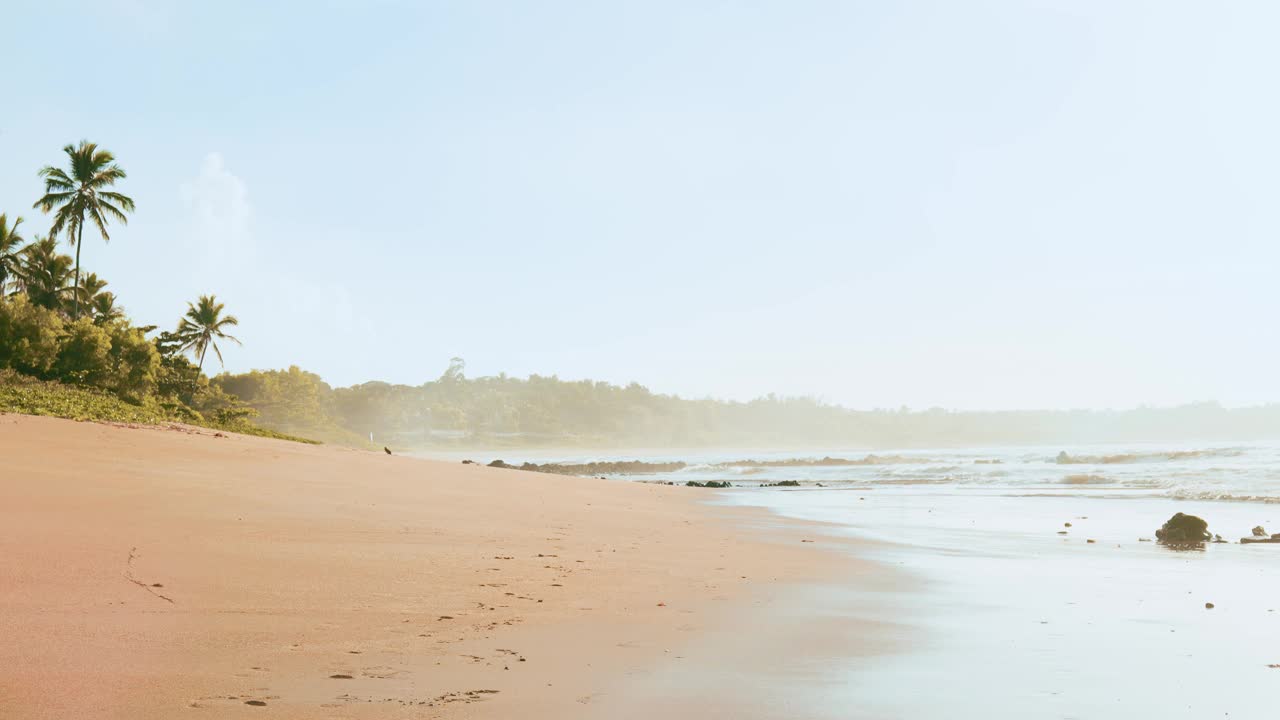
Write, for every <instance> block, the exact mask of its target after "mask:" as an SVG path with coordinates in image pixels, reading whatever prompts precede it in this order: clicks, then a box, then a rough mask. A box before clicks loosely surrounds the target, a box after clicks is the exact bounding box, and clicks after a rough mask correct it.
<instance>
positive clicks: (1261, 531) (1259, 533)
mask: <svg viewBox="0 0 1280 720" xmlns="http://www.w3.org/2000/svg"><path fill="white" fill-rule="evenodd" d="M1253 536H1254V537H1266V536H1267V531H1266V528H1263V527H1262V526H1261V525H1259V526H1258V527H1256V528H1254V529H1253Z"/></svg>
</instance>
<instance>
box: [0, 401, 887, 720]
mask: <svg viewBox="0 0 1280 720" xmlns="http://www.w3.org/2000/svg"><path fill="white" fill-rule="evenodd" d="M0 457H3V463H4V472H3V479H2V480H0V577H3V578H5V582H4V583H3V585H0V636H3V637H4V638H6V642H4V643H0V667H4V668H6V672H5V674H4V675H3V676H0V706H2V707H4V708H5V712H6V717H8V716H12V717H21V718H50V719H52V718H67V717H76V718H130V720H147V719H149V718H154V719H156V720H160V719H161V718H166V719H167V718H173V717H183V716H189V717H209V718H224V717H263V716H266V715H270V716H272V717H276V718H324V717H332V718H401V717H405V718H408V717H414V718H417V717H468V718H486V717H494V718H500V717H515V716H517V715H518V716H519V717H532V718H537V717H548V718H549V717H556V718H561V717H623V716H625V715H627V714H629V713H636V714H637V716H643V715H642V714H641V713H642V712H643V711H644V708H646V707H651V708H661V709H662V710H663V711H664V712H666V713H667V714H668V715H670V716H673V717H682V716H684V717H700V716H705V714H706V712H707V710H708V709H714V710H717V711H730V710H733V711H734V712H735V714H736V716H739V717H745V716H750V715H751V714H752V713H751V712H750V709H749V708H740V709H734V708H731V707H729V705H722V704H721V703H731V701H732V698H720V697H716V696H715V694H714V693H711V692H709V691H708V692H704V693H698V692H696V689H695V691H694V692H683V693H682V692H666V690H667V689H668V688H667V686H669V685H670V684H671V682H672V679H671V678H672V673H673V672H677V673H678V672H680V671H679V668H680V667H681V665H680V663H682V662H686V661H688V662H690V663H694V662H697V663H700V665H698V666H695V668H696V667H702V668H704V669H705V668H706V667H707V666H708V665H709V664H713V663H716V662H717V658H718V657H719V658H727V657H731V656H733V657H736V658H737V659H738V660H739V661H740V660H741V651H743V650H744V649H745V648H754V649H757V650H766V649H769V648H770V647H772V646H773V645H777V646H781V645H783V644H785V643H788V642H794V643H801V642H803V643H805V646H806V647H810V646H813V648H814V649H813V650H811V651H810V653H811V654H813V655H814V656H815V657H818V656H820V655H821V654H822V650H821V648H822V647H827V648H828V649H829V650H830V651H831V652H833V653H835V652H842V653H847V652H850V651H851V648H853V649H854V651H858V650H861V651H870V650H872V649H874V645H875V642H876V641H875V640H873V639H872V638H873V636H874V634H873V633H869V632H868V628H865V627H862V628H854V627H850V626H849V623H847V622H839V623H837V622H826V623H823V622H821V619H820V618H819V619H817V620H815V621H814V622H807V621H800V620H793V621H791V622H789V623H787V622H784V623H779V624H778V626H777V628H776V629H777V630H778V632H772V633H771V632H769V631H767V630H765V629H763V628H752V627H750V626H748V627H743V623H750V622H752V621H751V620H750V619H749V618H750V617H751V615H752V613H753V612H754V613H756V615H757V616H758V614H759V613H760V612H766V611H770V610H771V609H772V608H771V606H773V605H775V604H784V603H786V602H789V601H792V600H794V598H795V597H796V593H802V592H803V588H805V587H806V586H807V584H809V583H815V582H820V581H822V580H823V579H824V578H828V577H834V576H837V575H838V576H839V577H840V578H841V579H842V581H845V582H847V581H848V579H849V578H850V577H853V576H859V578H860V579H862V578H863V577H865V579H866V582H867V583H868V584H875V583H877V582H883V581H884V578H883V572H881V571H879V570H878V566H874V565H871V564H869V563H865V562H862V561H858V560H855V559H853V558H852V557H850V556H849V555H848V554H847V553H844V552H829V551H826V548H830V547H832V546H833V545H835V544H836V541H834V540H831V539H829V538H825V537H823V536H822V535H820V534H819V533H817V532H815V531H814V528H811V527H810V528H806V527H805V526H803V525H798V524H797V525H792V526H790V527H781V526H779V521H777V520H776V519H772V518H769V517H768V516H767V515H766V514H765V513H763V512H761V511H758V510H746V509H731V508H716V507H711V506H708V505H706V504H704V503H701V502H699V500H701V499H705V498H706V497H708V495H706V494H705V493H702V492H699V491H692V490H691V489H687V488H673V487H665V486H655V485H642V484H630V483H619V482H609V481H600V480H593V479H582V478H570V477H559V476H550V475H542V474H531V473H522V472H519V471H512V470H496V469H489V468H483V467H477V466H473V465H465V466H464V465H461V464H457V463H443V462H433V461H428V460H418V459H412V458H403V457H387V456H385V455H381V454H373V453H365V452H357V451H350V450H344V449H337V448H327V447H312V446H306V445H299V444H294V443H287V442H281V441H273V440H266V439H261V438H250V437H242V436H234V435H233V436H226V437H215V436H214V434H213V433H212V432H210V431H205V430H199V431H197V430H194V429H187V430H178V429H154V428H122V427H115V426H108V425H98V424H90V423H75V422H70V421H65V420H55V419H48V418H31V417H24V416H14V415H6V416H0ZM764 525H769V526H770V532H761V531H757V530H753V529H752V527H751V526H764ZM802 540H816V541H817V542H808V543H806V542H801V541H802ZM796 614H797V613H795V612H791V613H790V615H793V616H794V615H796ZM837 626H839V627H837ZM749 629H750V630H751V631H750V632H747V631H748V630H749ZM782 630H785V632H782ZM818 637H821V638H822V639H823V640H824V642H822V643H820V644H818V645H816V646H814V645H813V640H814V639H815V638H818ZM850 643H853V645H850ZM772 649H773V650H776V649H777V647H772ZM762 662H764V661H763V660H762ZM739 664H741V663H740V662H739ZM694 674H696V672H694ZM348 676H349V677H348ZM248 702H254V703H265V705H257V704H253V705H250V704H246V703H248ZM760 716H762V717H763V716H768V713H767V712H763V711H762V714H761V715H760Z"/></svg>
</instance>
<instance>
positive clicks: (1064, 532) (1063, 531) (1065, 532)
mask: <svg viewBox="0 0 1280 720" xmlns="http://www.w3.org/2000/svg"><path fill="white" fill-rule="evenodd" d="M1058 534H1059V535H1066V534H1067V531H1066V530H1059V531H1058Z"/></svg>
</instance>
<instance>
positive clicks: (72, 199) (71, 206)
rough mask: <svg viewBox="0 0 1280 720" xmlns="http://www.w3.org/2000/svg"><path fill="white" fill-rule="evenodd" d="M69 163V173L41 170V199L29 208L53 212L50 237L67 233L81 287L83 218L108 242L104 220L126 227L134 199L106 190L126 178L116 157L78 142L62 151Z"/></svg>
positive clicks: (77, 307)
mask: <svg viewBox="0 0 1280 720" xmlns="http://www.w3.org/2000/svg"><path fill="white" fill-rule="evenodd" d="M62 152H64V153H66V154H67V157H68V158H70V160H71V168H70V169H71V172H70V173H68V172H66V171H64V170H62V169H61V168H56V167H54V166H52V165H47V166H45V167H44V169H42V170H41V171H40V177H42V178H44V197H42V198H40V199H39V200H37V201H36V204H35V205H33V206H32V207H37V208H40V210H42V211H44V212H46V213H47V212H54V211H55V210H56V212H54V216H53V226H52V227H50V228H49V236H50V237H57V236H58V234H59V233H62V232H64V231H65V232H66V235H67V242H68V243H70V244H71V245H74V246H75V248H76V282H75V286H76V287H80V245H81V241H83V240H84V223H85V219H86V218H87V219H88V220H90V221H92V222H93V224H94V225H96V226H97V227H98V232H100V233H102V239H103V241H104V242H108V241H110V240H111V237H110V236H109V235H108V234H107V218H108V217H111V218H114V219H116V220H119V221H120V224H121V225H128V224H129V218H128V217H126V216H125V213H126V212H133V200H131V199H130V198H128V197H127V196H125V195H121V194H120V193H118V192H113V191H111V190H108V189H107V188H110V187H111V186H113V185H115V184H116V182H117V181H119V180H123V179H124V178H125V173H124V170H123V169H122V168H121V167H120V166H119V165H116V164H115V160H116V157H115V155H112V154H111V152H110V151H109V150H104V149H101V148H99V147H98V145H97V143H91V142H89V141H88V140H81V141H80V145H79V146H76V145H68V146H66V147H64V148H62ZM72 317H73V318H79V317H80V297H79V293H76V297H75V308H74V310H73V313H72Z"/></svg>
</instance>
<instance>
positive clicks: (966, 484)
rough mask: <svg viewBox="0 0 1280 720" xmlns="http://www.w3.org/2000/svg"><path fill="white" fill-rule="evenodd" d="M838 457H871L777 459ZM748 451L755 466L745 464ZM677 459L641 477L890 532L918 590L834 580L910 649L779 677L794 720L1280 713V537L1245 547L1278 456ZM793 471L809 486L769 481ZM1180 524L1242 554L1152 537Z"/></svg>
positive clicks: (1271, 520) (1273, 492)
mask: <svg viewBox="0 0 1280 720" xmlns="http://www.w3.org/2000/svg"><path fill="white" fill-rule="evenodd" d="M1064 452H1065V453H1066V454H1065V455H1062V453H1064ZM823 457H832V458H843V459H854V460H857V461H858V464H856V465H850V464H837V463H835V462H834V461H828V464H823V465H803V466H802V465H791V464H776V463H777V461H779V460H782V459H784V458H808V459H812V460H818V459H821V458H823ZM747 458H750V459H753V460H756V461H758V462H757V463H755V464H740V463H738V462H735V461H741V460H743V459H747ZM581 459H582V458H574V460H578V461H580V460H581ZM598 459H606V458H598ZM607 459H620V458H618V457H610V458H607ZM647 459H653V458H647ZM670 459H679V460H684V461H686V462H690V463H691V464H690V466H689V467H687V468H685V469H683V470H680V471H678V472H674V473H668V474H664V475H652V476H639V475H637V476H628V478H627V479H630V480H638V481H651V482H673V483H677V484H683V483H685V482H687V481H689V480H695V481H706V480H728V481H730V482H732V483H733V484H734V486H735V487H734V488H733V489H731V490H726V491H719V492H713V491H706V490H700V489H697V488H690V492H707V493H709V495H708V497H714V498H715V500H714V502H719V503H727V504H733V505H744V506H760V507H765V508H768V509H769V510H771V511H772V512H774V513H776V514H778V515H780V516H783V517H788V518H795V519H801V520H817V521H822V522H823V523H826V525H824V526H823V527H824V528H825V530H824V532H827V533H834V534H840V535H847V536H851V537H859V538H866V539H870V540H875V541H877V542H873V543H865V544H863V545H861V546H860V547H861V548H862V549H860V550H858V551H857V552H859V553H860V554H863V555H867V556H869V557H870V558H872V559H874V560H875V561H878V562H880V563H883V564H885V565H888V566H891V567H892V568H893V569H895V570H896V571H897V572H898V573H899V574H900V575H899V577H901V578H902V579H903V582H902V583H901V589H895V588H894V587H892V586H890V587H889V588H887V589H886V588H879V589H877V590H876V591H875V593H874V594H875V597H868V596H867V593H859V592H858V587H857V585H858V578H856V577H854V578H850V579H849V580H848V581H847V584H846V585H844V586H841V585H840V583H839V581H837V583H836V585H834V586H833V587H832V588H831V593H830V595H829V596H827V597H826V598H825V599H824V600H823V601H822V603H821V604H822V608H821V612H823V613H824V614H829V613H830V612H831V607H830V606H831V604H832V602H835V603H837V604H841V603H843V605H842V606H841V607H839V608H837V610H838V611H840V612H844V613H845V614H846V616H847V618H848V620H849V622H850V623H854V622H868V621H869V622H872V623H883V624H892V625H894V626H896V627H899V628H901V631H900V632H899V633H898V634H897V635H898V638H899V642H897V643H893V644H891V645H890V646H889V648H890V649H889V650H887V651H886V652H880V653H877V654H874V655H870V656H868V655H866V654H865V653H860V652H856V648H854V647H850V652H849V654H848V657H847V658H846V659H844V660H840V659H835V660H830V661H827V662H825V663H824V674H825V677H824V678H823V679H822V681H821V682H813V683H811V685H810V686H809V687H805V688H798V687H792V688H789V689H788V688H785V687H776V686H770V692H772V693H786V692H795V693H797V694H798V695H803V702H802V703H799V704H796V703H785V704H784V705H785V706H786V707H791V708H793V709H795V710H794V711H795V712H796V713H797V714H795V715H793V717H814V718H913V719H914V718H921V719H923V718H940V717H953V718H984V719H997V718H998V719H1003V718H1010V719H1012V718H1019V719H1023V718H1082V719H1090V718H1104V719H1107V718H1126V719H1130V718H1143V717H1161V718H1170V717H1173V718H1211V717H1233V716H1234V717H1245V716H1249V717H1270V716H1273V715H1274V714H1275V712H1276V708H1277V707H1280V667H1272V666H1280V575H1278V574H1277V572H1276V569H1277V568H1278V567H1280V545H1265V544H1251V545H1241V544H1239V543H1238V540H1239V538H1241V537H1242V536H1249V535H1250V534H1251V530H1252V528H1253V527H1254V526H1257V525H1262V526H1264V527H1265V528H1266V530H1267V531H1268V532H1280V446H1278V445H1275V444H1258V443H1238V444H1215V445H1196V446H1168V445H1141V446H1131V447H1115V446H1095V447H1053V448H1026V447H1018V448H981V449H965V450H910V451H901V452H880V453H877V454H876V455H875V456H874V457H871V458H867V457H866V453H865V452H862V453H857V452H849V451H843V452H841V451H834V450H833V451H828V452H821V453H802V454H798V453H794V452H792V453H763V452H756V453H744V452H742V451H732V452H716V453H705V454H703V455H701V456H696V457H694V456H690V455H689V454H684V455H683V456H673V457H671V458H670ZM730 462H733V463H734V464H732V465H727V464H725V463H730ZM770 463H774V464H770ZM782 480H795V481H798V482H800V483H801V486H800V487H796V488H779V487H769V488H766V487H759V486H760V485H763V484H766V483H776V482H778V481H782ZM1175 512H1185V513H1190V514H1195V515H1199V516H1201V517H1203V518H1204V519H1206V520H1207V521H1208V522H1209V529H1210V532H1214V533H1218V534H1221V535H1222V536H1223V537H1224V539H1226V540H1227V541H1228V542H1225V543H1221V544H1218V543H1209V544H1206V545H1204V546H1203V547H1200V548H1195V549H1190V550H1175V549H1170V548H1167V547H1164V546H1162V545H1159V544H1157V543H1155V542H1146V541H1144V540H1151V539H1153V538H1154V531H1155V529H1156V528H1158V527H1160V525H1161V524H1162V523H1163V522H1164V521H1165V520H1167V519H1168V518H1169V517H1170V516H1171V515H1173V514H1174V513H1175ZM1090 541H1092V542H1090ZM833 599H834V600H833ZM1206 604H1212V605H1213V607H1212V608H1209V607H1207V606H1206ZM802 661H803V658H792V659H790V660H788V659H786V658H780V659H779V660H778V663H779V667H780V668H785V666H786V664H787V663H788V662H797V663H798V662H802ZM727 676H730V677H734V678H735V679H734V682H735V683H737V684H738V686H739V688H740V687H742V684H743V682H744V680H743V678H742V677H741V676H733V675H732V674H731V673H728V674H727ZM759 681H760V683H759V686H760V687H765V686H768V682H769V678H765V677H761V678H759ZM747 682H750V681H749V680H748V681H747ZM701 690H702V691H703V692H716V691H717V689H716V688H714V687H713V686H709V685H706V684H703V685H702V686H701ZM720 690H722V691H724V692H733V688H729V687H726V688H722V689H720ZM767 714H768V713H765V715H767Z"/></svg>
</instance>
